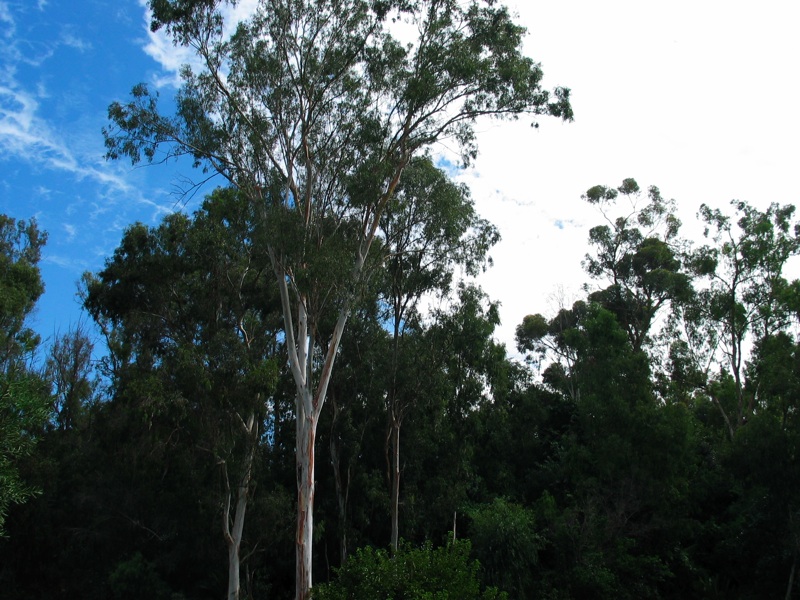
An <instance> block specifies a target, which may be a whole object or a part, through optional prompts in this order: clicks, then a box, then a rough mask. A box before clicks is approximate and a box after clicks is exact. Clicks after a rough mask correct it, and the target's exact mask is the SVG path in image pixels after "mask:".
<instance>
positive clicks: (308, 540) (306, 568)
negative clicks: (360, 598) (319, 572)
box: [295, 415, 317, 600]
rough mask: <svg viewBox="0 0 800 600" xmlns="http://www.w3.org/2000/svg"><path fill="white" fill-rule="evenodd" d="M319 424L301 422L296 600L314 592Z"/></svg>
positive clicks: (306, 417) (304, 419) (312, 420)
mask: <svg viewBox="0 0 800 600" xmlns="http://www.w3.org/2000/svg"><path fill="white" fill-rule="evenodd" d="M316 430H317V423H316V418H315V417H314V415H303V417H302V418H300V415H298V419H297V450H296V453H297V535H296V539H295V547H296V553H297V560H296V573H295V576H296V600H307V599H308V598H309V597H310V593H311V583H312V579H311V559H312V538H313V533H314V441H315V437H316Z"/></svg>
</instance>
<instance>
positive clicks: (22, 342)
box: [0, 215, 51, 535]
mask: <svg viewBox="0 0 800 600" xmlns="http://www.w3.org/2000/svg"><path fill="white" fill-rule="evenodd" d="M46 240H47V235H46V234H45V233H44V232H42V231H40V230H39V228H38V226H37V225H36V221H35V220H30V221H27V222H26V221H22V220H19V221H18V220H16V219H13V218H11V217H9V216H7V215H0V535H2V534H3V533H4V528H3V524H4V521H5V516H6V513H7V510H8V508H9V506H10V505H11V504H12V503H15V504H16V503H20V502H23V501H25V500H26V499H27V498H29V497H30V496H32V495H34V494H35V493H37V490H36V489H35V488H34V487H32V486H30V485H28V484H27V483H26V482H25V481H23V478H22V477H21V475H20V472H19V468H18V462H19V460H20V459H22V458H23V457H25V456H27V455H29V454H30V453H31V452H32V451H33V448H34V444H35V443H36V441H37V440H38V439H39V437H40V433H41V431H42V428H43V427H44V424H45V422H46V421H47V419H48V418H49V417H50V414H51V411H50V395H49V393H48V390H47V386H46V382H45V380H44V379H43V378H42V377H41V376H40V374H39V373H37V372H36V371H35V370H34V369H33V368H32V367H31V360H32V356H33V353H34V351H35V350H36V349H37V347H38V345H39V341H40V340H39V336H38V335H37V334H36V333H35V332H34V331H33V330H32V329H31V328H30V327H28V317H29V316H30V314H31V312H32V311H33V309H34V308H35V306H36V302H37V301H38V299H39V297H40V296H41V295H42V293H43V292H44V282H43V281H42V276H41V273H40V271H39V260H40V259H41V251H42V247H43V246H44V244H45V242H46Z"/></svg>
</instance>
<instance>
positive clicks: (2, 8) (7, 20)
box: [0, 2, 17, 38]
mask: <svg viewBox="0 0 800 600" xmlns="http://www.w3.org/2000/svg"><path fill="white" fill-rule="evenodd" d="M0 23H3V24H5V25H6V26H7V27H8V29H6V30H5V31H3V37H5V38H11V37H13V36H14V34H15V32H16V30H17V24H16V21H15V20H14V17H13V15H12V14H11V10H10V9H9V8H8V4H7V3H6V2H0Z"/></svg>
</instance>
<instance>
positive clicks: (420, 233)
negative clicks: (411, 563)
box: [380, 156, 499, 550]
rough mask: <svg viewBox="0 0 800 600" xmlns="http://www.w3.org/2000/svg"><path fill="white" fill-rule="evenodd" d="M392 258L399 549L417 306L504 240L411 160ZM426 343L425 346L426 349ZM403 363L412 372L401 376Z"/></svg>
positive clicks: (441, 176)
mask: <svg viewBox="0 0 800 600" xmlns="http://www.w3.org/2000/svg"><path fill="white" fill-rule="evenodd" d="M380 229H381V232H382V238H383V241H384V244H383V247H382V249H381V250H382V254H383V255H384V256H385V257H386V259H385V265H386V271H385V284H384V287H385V290H384V292H383V294H382V295H383V298H384V301H385V303H386V305H387V312H388V315H389V318H388V323H389V326H390V329H391V362H390V365H389V373H390V375H389V381H388V389H387V393H386V405H387V416H388V433H387V436H386V441H387V445H388V448H387V462H388V466H389V481H390V489H391V510H390V512H391V522H392V533H391V547H392V548H393V549H394V550H397V547H398V542H399V535H400V534H399V529H400V527H399V512H400V430H401V427H402V425H403V420H404V418H405V416H406V414H407V413H408V411H409V410H411V409H412V407H413V406H414V404H415V403H416V401H417V399H418V398H419V397H420V395H421V394H420V390H419V389H417V388H419V386H421V385H423V384H424V382H423V380H422V379H420V378H419V377H418V376H416V375H415V374H414V372H415V371H419V368H418V367H414V366H413V365H409V364H408V363H410V362H417V361H420V360H422V355H421V354H420V352H419V349H418V348H415V345H416V346H418V344H419V342H418V341H415V340H417V339H418V338H419V337H420V336H419V335H417V336H416V337H415V338H414V340H412V339H409V338H408V337H407V336H406V333H407V332H411V334H412V336H410V337H413V334H414V333H417V334H419V333H420V327H419V313H418V308H419V303H420V301H421V300H422V299H423V297H425V296H427V295H431V294H442V295H445V294H447V293H448V292H449V290H450V287H451V285H452V281H453V275H454V270H455V269H456V268H457V267H461V268H462V269H464V271H465V272H466V273H467V274H469V275H476V274H477V272H478V271H479V270H480V268H481V267H482V266H484V265H485V263H486V260H487V252H488V250H489V248H490V247H491V246H492V245H493V244H494V243H496V242H497V240H498V239H499V233H498V232H497V230H496V229H495V228H494V227H493V226H492V225H490V224H489V223H488V222H487V221H485V220H484V219H481V218H479V217H478V216H477V214H476V213H475V208H474V204H473V202H472V199H471V198H470V195H469V191H468V189H467V188H466V187H465V186H464V185H457V184H455V183H453V182H452V181H451V180H450V179H449V178H448V177H447V175H446V174H445V173H444V172H443V171H441V170H440V169H437V168H436V167H435V166H434V165H433V163H432V161H431V159H430V158H429V157H427V156H426V157H419V158H416V159H414V160H412V161H411V163H410V164H409V166H408V168H407V169H406V173H405V177H404V178H403V180H402V181H401V182H400V184H399V185H398V187H397V190H396V193H395V196H394V198H393V199H392V201H391V202H390V203H389V205H388V206H387V208H386V210H385V212H384V215H383V218H382V219H381V222H380ZM423 343H424V342H423ZM401 362H403V363H406V365H405V366H406V368H407V369H410V371H408V372H406V373H403V372H402V370H403V369H402V368H401Z"/></svg>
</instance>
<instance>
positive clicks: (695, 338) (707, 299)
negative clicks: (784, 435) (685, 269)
mask: <svg viewBox="0 0 800 600" xmlns="http://www.w3.org/2000/svg"><path fill="white" fill-rule="evenodd" d="M731 204H732V206H733V207H734V209H735V210H736V213H737V216H738V218H737V219H735V220H734V218H732V217H731V216H729V215H726V214H725V213H723V212H722V211H721V210H719V209H712V208H710V207H709V206H707V205H705V204H704V205H702V206H701V207H700V213H699V217H700V219H701V220H702V221H703V222H704V223H705V225H706V227H705V231H704V235H705V237H706V238H708V239H709V240H710V241H711V243H709V244H705V245H703V246H701V247H700V248H698V249H697V250H695V251H694V252H693V254H692V257H691V267H692V269H693V271H694V273H695V276H696V277H697V278H698V279H701V280H705V282H706V286H705V288H704V289H702V290H701V291H700V292H699V293H698V297H697V301H696V302H694V303H692V304H691V306H689V307H687V310H686V315H685V319H684V320H685V321H686V322H687V327H686V332H687V338H688V340H687V341H688V343H689V345H690V347H692V346H694V347H699V346H704V347H705V348H706V349H707V350H708V353H709V355H710V357H711V362H708V363H707V364H706V366H705V369H706V370H708V369H709V368H710V366H712V365H714V364H717V363H716V360H715V359H721V361H720V362H721V365H720V366H722V367H723V368H727V369H728V374H729V375H730V377H731V378H732V380H733V396H734V397H733V398H730V399H727V398H726V397H725V396H726V394H724V393H718V392H721V391H722V390H723V388H724V386H722V387H720V385H718V384H720V383H721V381H718V382H713V381H712V382H711V383H710V384H709V385H707V386H705V388H706V391H707V392H708V394H709V396H710V397H711V399H712V401H713V402H714V404H715V405H716V406H717V407H718V409H719V411H720V414H721V415H722V417H723V419H724V421H725V424H726V427H727V429H728V433H729V434H730V436H731V437H733V435H734V433H735V432H736V430H737V429H738V428H739V427H741V426H742V425H743V424H744V423H745V422H746V420H747V417H748V415H749V414H750V413H752V411H753V410H754V408H755V401H756V397H755V395H754V394H747V393H746V391H745V359H746V355H747V351H748V345H749V344H750V343H756V344H758V343H760V342H762V341H763V340H767V339H769V338H771V337H774V336H776V335H778V334H779V333H781V332H782V331H786V330H787V328H788V327H789V326H790V325H791V324H792V323H793V322H794V319H795V318H796V314H797V308H798V306H800V305H799V304H798V298H800V296H799V295H798V289H800V283H798V281H797V280H795V281H792V282H790V281H789V280H787V279H786V277H785V275H784V270H785V269H786V267H787V263H788V261H789V260H790V259H791V258H792V257H794V256H797V255H798V253H800V223H797V222H796V221H793V217H794V213H795V207H794V206H792V205H786V206H780V205H778V204H774V203H773V204H771V205H770V206H769V207H768V208H767V209H766V210H765V211H760V210H758V209H757V208H755V207H753V206H750V205H749V204H748V203H746V202H742V201H732V202H731Z"/></svg>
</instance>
